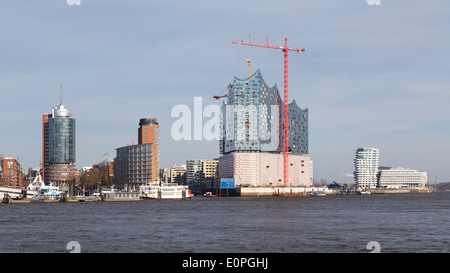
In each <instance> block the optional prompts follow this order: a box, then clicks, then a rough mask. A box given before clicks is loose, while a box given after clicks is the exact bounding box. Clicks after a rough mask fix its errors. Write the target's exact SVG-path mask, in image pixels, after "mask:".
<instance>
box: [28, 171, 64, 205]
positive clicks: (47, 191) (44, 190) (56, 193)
mask: <svg viewBox="0 0 450 273" xmlns="http://www.w3.org/2000/svg"><path fill="white" fill-rule="evenodd" d="M61 194H62V191H61V190H60V189H59V187H56V186H52V185H45V183H44V182H42V177H41V175H40V174H39V175H38V176H36V178H35V179H34V180H33V181H32V182H31V183H30V184H29V185H28V187H27V195H34V196H33V197H32V198H36V199H38V198H42V197H43V198H46V199H59V198H61Z"/></svg>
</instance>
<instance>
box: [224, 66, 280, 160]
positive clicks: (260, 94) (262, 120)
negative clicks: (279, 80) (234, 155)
mask: <svg viewBox="0 0 450 273" xmlns="http://www.w3.org/2000/svg"><path fill="white" fill-rule="evenodd" d="M281 104H282V101H281V97H280V94H279V92H278V88H277V86H276V85H274V86H268V85H267V84H266V83H265V82H264V79H263V77H262V75H261V71H260V70H259V69H258V70H257V71H256V72H255V73H254V74H253V75H251V76H250V77H249V78H246V79H239V78H237V77H235V78H234V82H233V84H232V85H230V93H229V96H228V100H227V103H226V104H225V105H224V106H223V108H222V115H223V116H222V120H221V121H222V129H223V132H222V139H221V140H220V152H221V153H222V154H226V153H230V152H233V151H242V152H260V151H280V150H281V145H280V134H279V130H280V126H281V123H280V119H281V111H280V110H281Z"/></svg>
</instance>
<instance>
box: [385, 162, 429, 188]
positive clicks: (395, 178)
mask: <svg viewBox="0 0 450 273" xmlns="http://www.w3.org/2000/svg"><path fill="white" fill-rule="evenodd" d="M379 177H380V180H379V187H380V188H386V189H398V188H425V187H426V185H427V183H428V175H427V173H426V172H421V171H418V170H413V169H404V168H402V167H398V168H384V169H383V170H380V174H379Z"/></svg>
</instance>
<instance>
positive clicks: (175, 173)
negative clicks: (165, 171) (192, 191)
mask: <svg viewBox="0 0 450 273" xmlns="http://www.w3.org/2000/svg"><path fill="white" fill-rule="evenodd" d="M168 182H169V183H176V184H177V185H184V184H185V183H186V165H181V166H173V167H172V168H169V180H168Z"/></svg>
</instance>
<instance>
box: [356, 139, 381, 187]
mask: <svg viewBox="0 0 450 273" xmlns="http://www.w3.org/2000/svg"><path fill="white" fill-rule="evenodd" d="M379 160H380V150H379V149H376V148H370V147H363V148H358V149H356V154H355V171H354V177H355V183H356V184H357V185H358V187H360V188H375V187H376V186H377V180H378V178H377V174H378V165H379Z"/></svg>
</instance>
